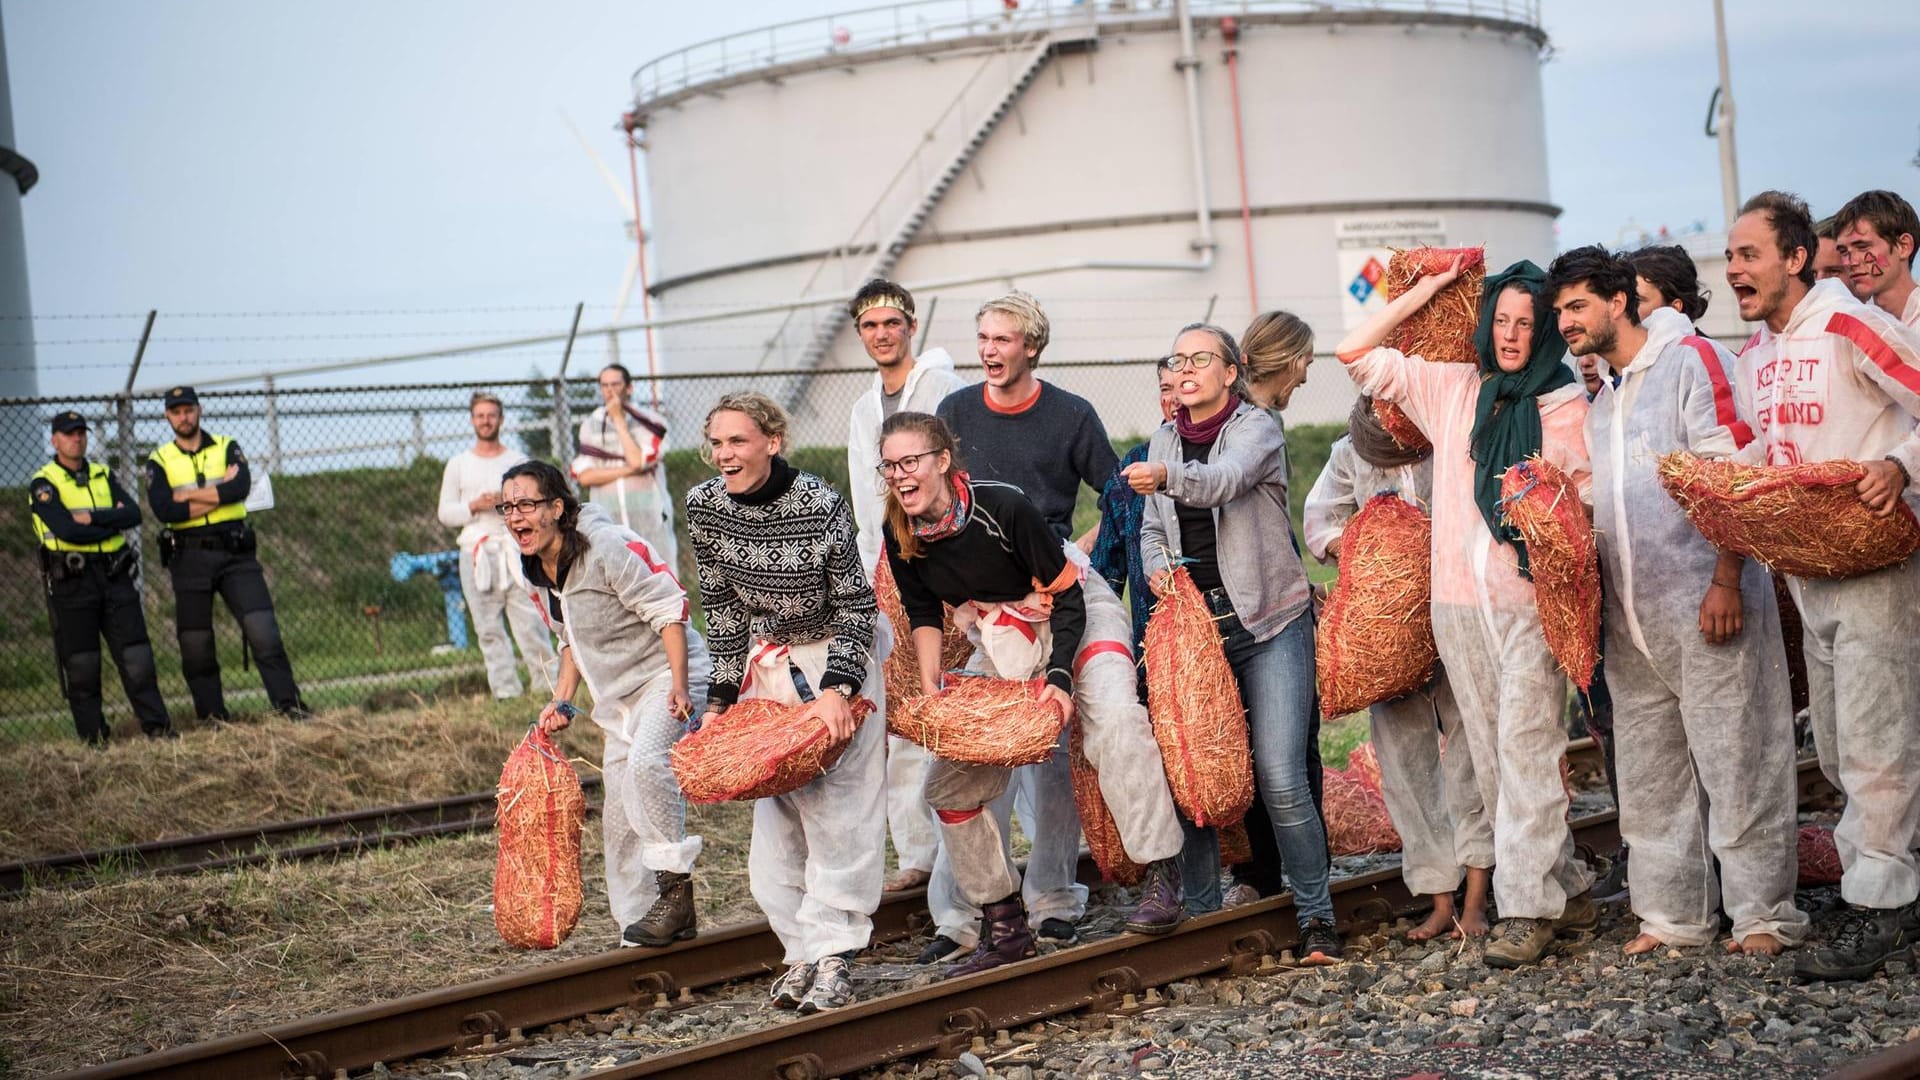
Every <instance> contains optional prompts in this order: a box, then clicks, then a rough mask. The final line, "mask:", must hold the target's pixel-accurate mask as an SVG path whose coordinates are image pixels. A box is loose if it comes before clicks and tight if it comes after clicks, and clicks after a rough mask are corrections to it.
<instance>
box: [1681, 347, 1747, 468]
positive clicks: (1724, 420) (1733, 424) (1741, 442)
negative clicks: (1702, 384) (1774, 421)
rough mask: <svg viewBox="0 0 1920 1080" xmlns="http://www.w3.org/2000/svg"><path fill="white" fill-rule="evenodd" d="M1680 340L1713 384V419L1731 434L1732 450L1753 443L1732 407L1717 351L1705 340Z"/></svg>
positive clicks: (1729, 388) (1729, 384)
mask: <svg viewBox="0 0 1920 1080" xmlns="http://www.w3.org/2000/svg"><path fill="white" fill-rule="evenodd" d="M1681 340H1682V341H1684V342H1685V343H1686V344H1687V345H1688V346H1689V347H1691V348H1692V349H1693V351H1694V352H1696V353H1699V354H1700V363H1701V364H1702V365H1703V366H1704V367H1705V368H1706V369H1707V381H1708V382H1710V383H1712V384H1713V418H1714V419H1715V420H1717V421H1719V423H1720V426H1721V427H1724V428H1726V429H1727V430H1728V431H1730V432H1732V433H1733V446H1734V449H1736V450H1738V449H1740V448H1741V447H1744V446H1746V445H1747V444H1748V443H1750V442H1752V441H1753V429H1752V428H1750V427H1748V426H1747V423H1746V421H1744V420H1742V419H1740V413H1739V412H1738V410H1736V409H1735V408H1734V407H1733V384H1732V383H1731V382H1729V381H1728V380H1727V366H1726V365H1725V364H1722V363H1721V362H1720V352H1719V350H1718V349H1715V348H1714V347H1713V342H1711V341H1708V340H1707V339H1705V338H1698V337H1686V338H1682V339H1681Z"/></svg>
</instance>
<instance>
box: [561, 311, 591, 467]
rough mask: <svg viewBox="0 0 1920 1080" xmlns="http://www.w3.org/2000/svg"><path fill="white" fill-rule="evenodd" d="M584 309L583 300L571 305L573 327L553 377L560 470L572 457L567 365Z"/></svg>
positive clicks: (571, 356) (568, 334) (571, 422)
mask: <svg viewBox="0 0 1920 1080" xmlns="http://www.w3.org/2000/svg"><path fill="white" fill-rule="evenodd" d="M586 308H587V304H586V301H584V300H582V301H580V302H579V303H576V304H574V305H573V325H572V326H571V327H569V328H568V329H567V347H566V348H565V349H563V350H562V351H561V353H560V370H559V371H557V372H556V373H555V374H554V376H553V460H554V464H556V465H559V466H560V467H561V468H562V469H564V468H566V463H567V461H568V460H570V459H571V458H572V457H573V455H572V454H571V453H569V452H568V450H569V447H568V445H567V436H568V435H569V434H571V433H572V431H573V419H572V417H571V416H569V415H568V409H567V364H568V363H570V362H572V360H573V339H574V338H575V337H576V336H578V335H579V333H580V313H581V312H582V311H585V310H586Z"/></svg>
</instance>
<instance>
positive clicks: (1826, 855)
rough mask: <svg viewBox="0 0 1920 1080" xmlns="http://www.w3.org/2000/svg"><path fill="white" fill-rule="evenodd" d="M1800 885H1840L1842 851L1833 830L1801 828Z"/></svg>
mask: <svg viewBox="0 0 1920 1080" xmlns="http://www.w3.org/2000/svg"><path fill="white" fill-rule="evenodd" d="M1799 847H1800V885H1801V886H1802V887H1803V888H1804V887H1805V886H1808V885H1838V884H1840V849H1839V847H1838V846H1836V845H1835V844H1834V842H1833V830H1832V829H1828V828H1824V827H1822V826H1819V825H1802V826H1800V837H1799Z"/></svg>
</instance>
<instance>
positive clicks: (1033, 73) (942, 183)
mask: <svg viewBox="0 0 1920 1080" xmlns="http://www.w3.org/2000/svg"><path fill="white" fill-rule="evenodd" d="M1065 44H1068V43H1066V42H1056V41H1055V39H1054V35H1052V34H1049V33H1048V32H1046V31H1038V32H1036V33H1035V34H1034V35H1033V37H1031V38H1029V39H1027V41H1026V43H1025V51H1024V52H1022V53H1020V54H1019V56H1018V59H1017V60H1015V62H1014V69H1013V73H1012V76H1011V78H1010V79H1009V81H1008V82H1007V84H1006V86H1005V87H1004V88H1003V89H1002V90H1001V91H1000V94H999V96H998V97H997V98H996V99H995V100H994V101H993V104H992V107H991V108H989V109H987V111H986V112H985V113H983V114H982V115H981V117H980V119H979V121H978V122H977V123H975V124H974V126H973V127H972V129H971V130H970V131H969V132H968V134H967V137H966V140H965V141H964V142H962V143H961V144H960V146H959V148H958V149H956V150H955V151H954V152H953V155H952V157H950V158H949V159H948V160H947V162H946V164H945V165H944V166H943V167H942V168H941V170H940V172H939V173H938V174H937V175H935V177H934V178H933V180H932V182H931V183H929V184H928V185H927V186H926V188H925V190H924V191H923V192H922V193H921V195H920V197H919V199H918V201H917V202H915V203H914V205H913V207H912V209H910V210H909V211H907V213H906V214H905V215H904V216H903V217H902V218H901V219H900V221H899V224H898V225H896V226H895V227H894V229H893V231H892V232H891V233H890V234H889V235H887V236H886V237H885V238H884V239H882V240H881V241H879V242H878V243H877V244H876V245H875V246H874V251H873V258H872V260H871V261H870V262H868V263H867V264H866V268H865V271H864V272H863V273H862V274H861V275H860V276H859V277H858V278H857V279H855V283H856V284H857V283H858V282H863V281H866V280H868V279H870V278H876V277H886V276H887V275H888V274H890V273H892V272H893V268H894V266H895V265H896V264H897V263H898V262H899V261H900V256H901V255H902V254H904V253H905V252H906V250H907V246H908V244H910V243H912V241H913V237H914V235H915V234H916V233H918V232H919V231H920V228H921V226H923V225H925V224H926V222H927V219H928V218H929V217H931V216H932V215H933V211H934V209H935V208H936V207H938V206H939V205H940V200H941V199H942V198H944V197H945V196H946V194H947V192H948V191H949V190H950V189H951V188H952V187H953V185H954V182H955V181H957V180H958V179H959V178H960V175H961V174H962V173H964V172H965V171H966V169H967V166H968V164H970V163H971V162H972V161H973V157H974V155H975V154H977V153H978V152H979V151H980V148H981V147H982V146H984V145H986V142H987V139H988V138H989V137H990V136H992V134H993V132H994V129H995V128H997V127H999V126H1000V122H1001V121H1002V120H1005V119H1006V117H1007V114H1008V113H1009V112H1011V111H1013V107H1014V105H1015V103H1017V102H1018V101H1019V100H1020V96H1021V95H1022V94H1024V93H1025V92H1026V89H1027V87H1029V86H1031V85H1033V80H1034V79H1035V78H1037V77H1038V76H1039V74H1040V70H1041V69H1042V68H1044V67H1045V66H1046V64H1047V60H1048V59H1049V58H1050V57H1052V56H1053V54H1054V51H1055V49H1056V46H1057V45H1065ZM1071 44H1072V45H1075V46H1084V45H1085V44H1087V43H1085V42H1083V41H1081V40H1080V39H1079V38H1078V37H1077V36H1076V38H1075V40H1074V41H1073V42H1072V43H1071ZM966 92H967V90H966V88H962V90H961V93H960V96H959V97H956V98H955V101H954V103H953V105H950V106H949V111H951V110H952V109H953V108H955V107H958V106H959V105H960V104H961V102H962V101H963V100H964V98H965V96H966ZM937 123H938V122H937V121H936V124H937ZM932 138H933V135H932V133H931V132H929V133H928V136H927V139H928V141H930V140H931V139H932ZM925 149H926V144H925V142H923V143H922V144H921V145H920V146H919V147H916V148H915V150H914V151H913V154H912V155H909V159H908V161H907V163H906V165H904V166H903V167H902V168H901V170H900V172H899V173H897V174H896V182H897V180H898V178H899V177H901V176H904V175H905V174H906V173H907V171H908V170H909V169H910V168H911V166H912V164H913V160H912V159H913V157H916V156H918V155H919V154H920V153H921V152H922V151H924V150H925ZM891 191H892V185H889V189H888V191H887V192H883V193H882V194H881V196H880V199H879V200H878V201H877V202H876V203H875V204H874V209H873V210H870V211H869V212H868V218H871V217H873V216H874V215H875V214H876V213H878V212H879V211H880V209H881V207H882V206H883V205H884V204H885V202H886V200H887V197H888V195H889V194H890V193H891ZM865 221H866V219H863V221H862V225H863V226H864V224H865ZM856 247H857V244H856V243H855V242H851V241H850V242H849V243H848V244H847V245H844V246H843V247H841V248H839V249H836V250H835V251H834V252H832V253H830V254H829V255H828V256H827V257H826V258H825V259H823V260H822V261H821V264H820V265H819V266H817V267H815V271H814V278H813V279H811V280H809V282H808V285H809V289H808V291H812V290H811V286H812V285H813V284H814V283H815V281H817V280H818V278H819V277H820V276H821V273H820V272H821V271H822V270H824V269H825V268H826V266H827V265H828V264H829V263H831V262H832V261H834V260H835V259H836V258H840V257H844V256H845V255H846V254H848V253H849V252H850V250H853V249H856ZM852 287H853V286H851V285H850V286H848V288H852ZM845 324H846V315H845V311H844V309H843V308H840V307H838V306H836V307H834V308H831V309H829V310H828V311H826V312H824V313H823V314H821V315H820V316H818V318H817V321H816V322H815V323H814V326H813V331H812V333H811V335H810V336H809V337H808V338H807V341H806V344H805V346H804V347H803V348H802V350H801V352H800V355H799V358H798V362H797V363H796V364H795V366H796V367H798V368H799V369H801V370H802V371H807V372H811V371H812V370H814V369H816V368H818V367H819V366H820V363H821V361H822V360H824V359H825V358H826V355H827V351H828V350H829V349H831V348H832V347H833V343H834V340H835V339H836V338H838V337H839V336H840V329H841V327H842V326H844V325H845ZM778 339H779V334H778V333H776V334H775V336H774V339H773V340H772V341H770V342H769V343H768V344H769V351H770V352H771V351H772V348H773V347H774V346H775V345H777V343H778ZM763 363H764V357H763ZM790 381H791V382H793V383H795V384H796V385H794V386H792V387H789V388H787V389H788V394H787V395H785V396H787V397H788V400H789V402H793V401H797V400H798V398H799V397H800V396H801V395H802V394H803V393H804V392H805V388H806V383H808V382H811V379H809V378H807V377H806V376H802V377H800V378H799V379H795V380H790Z"/></svg>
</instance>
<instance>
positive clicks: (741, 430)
mask: <svg viewBox="0 0 1920 1080" xmlns="http://www.w3.org/2000/svg"><path fill="white" fill-rule="evenodd" d="M703 433H704V434H705V436H706V448H705V457H706V458H707V460H708V461H709V462H711V463H712V465H713V466H714V468H715V469H717V470H718V471H719V473H720V475H718V476H716V477H714V478H712V479H710V480H707V481H705V482H703V483H701V484H698V485H696V486H694V487H693V488H692V489H691V490H689V491H688V492H687V537H688V539H689V540H690V541H691V542H692V544H693V548H694V554H695V557H696V559H697V562H698V565H699V570H700V595H701V602H702V606H703V607H704V609H705V612H706V616H707V633H708V637H709V639H710V644H711V646H712V650H713V681H712V684H711V686H710V688H709V690H708V693H707V711H708V713H709V714H718V713H722V712H724V711H726V710H727V709H729V708H731V707H732V706H733V705H734V704H735V703H736V702H738V701H741V700H743V699H746V698H769V699H772V700H774V701H778V702H782V703H785V704H790V705H792V704H802V703H804V704H805V706H806V707H805V708H804V709H803V710H802V711H801V713H800V715H799V716H797V717H796V718H795V719H794V720H793V721H792V722H793V723H795V724H798V725H802V726H804V727H807V728H809V729H811V728H813V726H814V725H820V726H823V727H825V728H826V732H827V737H828V738H829V739H830V740H831V741H832V742H833V743H835V744H843V745H844V746H845V749H844V750H843V751H842V752H841V754H840V758H839V760H838V761H836V762H834V764H833V765H832V766H830V767H829V768H828V769H826V771H825V772H823V773H821V775H820V776H819V777H817V778H815V779H814V780H813V781H812V782H810V783H808V784H806V785H805V786H803V787H801V788H799V789H797V790H795V791H792V792H789V793H788V794H785V795H778V796H773V797H770V798H764V799H759V800H756V801H755V802H754V805H753V844H752V847H751V849H750V850H749V851H748V853H747V876H748V882H749V884H750V885H751V886H752V889H753V898H754V900H755V902H757V903H758V904H759V905H760V908H761V910H762V911H764V912H766V914H767V923H768V925H770V926H771V927H772V928H773V932H774V933H775V934H776V935H777V936H778V937H779V938H780V943H781V947H782V948H783V949H784V951H785V960H786V962H787V964H788V965H789V967H788V968H787V970H786V971H785V972H784V973H783V974H782V975H781V976H780V978H779V979H777V980H775V981H774V984H773V990H772V995H771V997H772V1002H773V1004H774V1005H776V1006H778V1007H781V1008H797V1009H799V1010H800V1011H801V1012H803V1013H811V1012H815V1011H817V1010H821V1009H834V1008H839V1007H841V1006H843V1005H846V1004H848V1003H849V1002H851V1001H852V1000H853V983H852V976H851V973H850V970H849V963H850V961H851V959H852V955H853V953H854V952H856V951H857V950H860V949H863V948H865V947H866V946H867V944H868V942H869V941H870V940H871V938H872V934H873V912H874V909H875V908H877V907H879V906H880V886H881V877H882V874H883V872H884V870H885V866H886V825H887V822H886V812H885V805H886V798H885V796H886V791H885V787H886V756H885V755H886V725H885V721H883V720H882V719H881V717H882V716H884V715H885V709H886V699H885V694H886V687H885V684H884V682H883V681H882V680H881V677H880V659H881V658H883V657H884V656H885V654H886V649H887V647H888V645H889V644H890V642H889V639H888V636H887V634H888V630H887V623H886V620H885V619H882V618H881V617H880V613H879V608H878V606H877V605H876V603H875V601H874V595H873V588H872V587H871V586H870V585H869V584H868V583H867V576H866V573H865V571H864V568H862V567H861V565H860V554H859V549H858V546H857V545H856V544H855V542H854V533H853V514H852V512H851V511H850V510H848V508H847V504H846V502H845V500H843V499H842V498H841V497H840V495H839V493H837V492H835V491H834V490H833V489H832V488H831V487H828V486H827V484H826V482H825V481H823V480H821V479H820V478H819V477H817V476H814V475H812V474H810V473H805V472H802V471H800V470H799V469H796V468H794V467H793V466H792V465H790V464H788V463H787V461H786V459H785V458H783V457H781V456H780V451H781V450H782V449H783V448H784V447H785V445H786V437H787V415H786V412H785V411H784V410H783V409H781V408H780V406H779V405H778V404H776V403H775V402H774V401H773V400H772V399H771V398H769V397H767V396H766V395H764V394H759V393H752V392H744V393H731V394H727V395H725V396H723V397H722V398H721V399H720V401H719V403H718V404H716V405H715V406H714V407H713V409H712V410H710V411H709V412H708V413H707V419H706V425H705V427H704V429H703ZM856 698H865V699H867V700H868V701H871V702H872V703H873V704H874V706H875V710H874V712H873V713H871V714H870V715H867V716H866V717H865V718H864V719H862V718H861V717H859V716H857V715H856V712H855V706H856V701H855V699H856Z"/></svg>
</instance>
